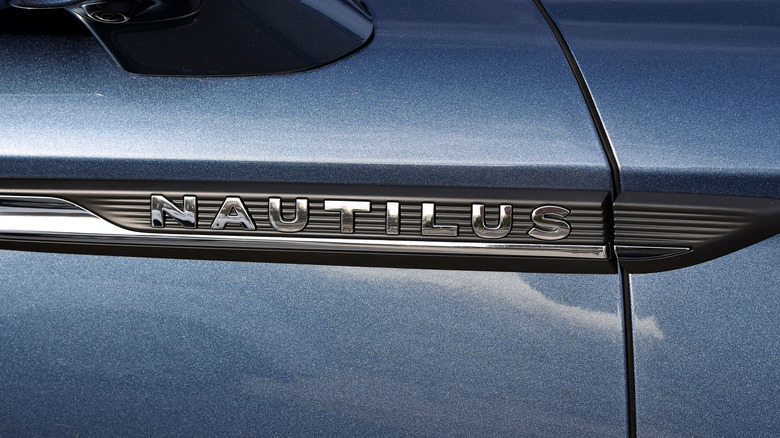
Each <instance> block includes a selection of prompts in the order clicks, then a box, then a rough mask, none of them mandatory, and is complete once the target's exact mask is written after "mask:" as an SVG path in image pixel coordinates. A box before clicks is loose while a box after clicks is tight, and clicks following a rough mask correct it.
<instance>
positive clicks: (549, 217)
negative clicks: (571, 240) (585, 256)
mask: <svg viewBox="0 0 780 438" xmlns="http://www.w3.org/2000/svg"><path fill="white" fill-rule="evenodd" d="M569 213H571V211H570V210H569V209H567V208H563V207H558V206H557V205H543V206H541V207H537V208H535V209H534V211H532V212H531V222H533V223H534V227H533V228H531V230H530V231H528V235H529V236H531V237H534V238H536V239H540V240H560V239H563V238H565V237H566V236H568V235H569V233H571V225H569V223H568V222H566V221H565V220H563V218H565V217H566V216H568V215H569Z"/></svg>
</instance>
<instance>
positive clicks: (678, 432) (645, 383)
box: [631, 236, 780, 437]
mask: <svg viewBox="0 0 780 438" xmlns="http://www.w3.org/2000/svg"><path fill="white" fill-rule="evenodd" d="M779 257H780V237H778V236H775V237H773V238H771V239H768V240H765V241H763V242H761V243H758V244H755V245H753V246H750V247H748V248H746V249H743V250H740V251H737V252H735V253H733V254H729V255H727V256H724V257H721V258H719V259H716V260H712V261H709V262H706V263H702V264H700V265H696V266H691V267H688V268H684V269H679V270H675V271H669V272H659V273H653V274H633V275H631V301H632V303H633V306H634V315H633V318H634V324H635V326H636V324H637V323H639V322H640V321H646V320H648V319H650V320H652V321H654V323H656V324H657V327H658V330H659V333H660V334H662V336H660V337H656V338H650V337H648V336H645V335H643V334H642V333H641V332H640V331H636V330H635V331H634V351H635V369H636V374H635V375H636V397H637V436H641V437H645V436H691V437H693V436H702V437H705V436H726V435H732V436H752V437H760V436H763V437H770V436H777V435H778V434H780V425H779V424H778V422H777V413H778V412H780V383H778V382H780V367H778V362H777V361H778V357H780V325H778V316H777V309H778V308H780V276H778V275H777V260H778V258H779Z"/></svg>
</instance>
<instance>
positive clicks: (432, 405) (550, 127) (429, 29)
mask: <svg viewBox="0 0 780 438" xmlns="http://www.w3.org/2000/svg"><path fill="white" fill-rule="evenodd" d="M3 6H4V4H3V2H2V0H0V23H6V25H5V26H4V29H5V30H3V29H0V80H1V81H2V84H3V92H2V93H0V108H2V110H3V117H2V118H0V156H1V158H0V178H2V180H1V181H0V195H14V196H16V195H36V196H39V195H40V194H41V189H40V187H43V186H46V187H54V188H56V186H57V185H58V184H57V182H58V181H59V182H61V185H62V186H63V187H65V186H67V185H74V184H75V185H79V187H87V189H86V190H88V188H89V187H90V184H94V185H95V187H98V186H100V187H101V190H104V186H105V185H112V184H113V185H115V190H116V191H121V190H123V188H124V187H126V186H130V185H132V184H134V183H137V182H139V181H140V182H141V183H143V184H148V185H154V184H160V187H164V186H165V184H173V183H176V184H193V187H195V184H202V185H208V184H213V185H214V187H217V188H216V189H214V190H219V187H223V186H220V184H234V183H235V184H255V185H256V186H257V187H262V186H263V185H264V184H265V185H270V184H276V185H284V184H290V185H293V184H297V185H300V186H303V187H326V188H327V187H336V185H338V186H344V185H355V186H360V187H366V188H367V189H366V190H369V189H371V190H374V189H375V190H377V191H381V190H382V189H383V188H386V187H393V188H394V190H399V191H403V190H404V188H409V190H410V191H411V190H412V189H413V188H414V189H415V190H417V188H420V187H422V188H423V189H424V190H430V193H437V191H442V192H443V191H444V190H445V189H456V190H457V189H463V190H467V189H468V190H471V189H475V190H476V189H483V190H498V191H500V190H504V189H518V190H537V189H541V190H551V191H561V192H562V191H586V190H588V191H594V192H603V194H604V196H605V197H606V198H607V199H609V203H608V204H609V206H611V205H612V202H613V201H615V205H618V206H619V205H620V204H619V201H620V200H621V199H623V198H620V196H621V194H623V195H625V194H626V193H629V194H630V193H644V192H653V193H656V194H658V193H660V194H663V195H666V194H686V195H696V196H698V195H730V196H737V197H743V198H750V199H760V200H761V202H765V203H766V204H767V205H770V206H771V205H775V206H776V205H777V202H778V201H777V199H778V198H780V190H779V189H778V187H780V153H778V141H780V128H778V126H780V125H778V123H777V122H778V121H777V118H778V114H779V113H780V111H778V110H780V108H779V106H780V103H779V102H780V87H778V86H777V84H776V78H777V77H778V73H780V61H778V59H780V57H778V55H780V53H778V52H780V27H779V26H778V20H777V18H778V17H780V10H778V6H777V5H776V4H775V3H774V2H760V1H749V2H729V1H716V2H681V3H672V2H666V1H660V0H641V1H631V2H625V3H621V2H610V1H585V2H571V1H559V0H544V1H542V2H533V1H509V0H490V1H483V2H479V4H478V5H475V4H474V3H473V2H468V1H461V0H455V1H438V0H437V1H433V2H422V3H421V2H413V1H405V0H397V1H391V0H372V1H370V2H367V7H368V9H369V10H370V12H371V16H372V17H373V24H374V34H373V37H372V39H371V41H370V42H369V43H368V44H367V45H366V46H365V47H363V48H361V49H360V50H358V51H357V52H355V53H352V54H350V55H348V56H346V57H344V58H342V59H339V60H337V61H335V62H333V63H330V64H327V65H325V66H322V67H319V68H315V69H312V70H308V71H304V72H298V73H290V74H282V75H271V76H247V77H203V76H199V77H156V76H141V75H136V74H132V73H128V72H126V71H124V70H122V69H121V68H120V67H118V66H117V65H116V64H115V63H114V62H113V61H112V60H111V58H110V57H109V56H108V55H107V54H106V52H105V51H103V49H102V48H101V47H100V45H99V44H98V43H97V42H96V41H95V40H94V38H93V37H92V36H90V35H89V34H87V33H85V32H83V31H81V30H79V29H80V28H79V27H78V26H80V24H79V23H75V22H74V23H73V25H72V26H71V25H68V24H62V23H63V22H62V21H61V20H67V19H70V18H71V17H69V16H67V15H62V16H60V15H51V16H50V15H49V13H48V12H45V11H21V10H17V9H11V8H3ZM36 14H45V16H46V17H47V18H46V20H54V21H44V22H43V23H39V22H36V17H43V16H44V15H36ZM41 20H43V19H41ZM47 23H60V24H58V25H57V26H54V25H53V24H47ZM52 29H54V30H52ZM578 75H579V76H578ZM91 182H92V183H91ZM101 184H102V185H101ZM159 190H164V189H159ZM323 190H324V189H323ZM545 193H546V192H545ZM51 195H52V196H53V195H54V194H51ZM227 195H229V193H224V196H227ZM697 199H698V198H697ZM706 199H708V200H709V199H716V198H706ZM717 199H725V198H717ZM728 199H735V198H728ZM467 201H469V202H472V201H475V202H476V201H478V200H476V199H467ZM773 203H774V204H773ZM724 208H725V207H724ZM774 208H776V207H774ZM608 210H609V213H608V215H607V217H608V218H611V217H612V216H613V215H612V210H611V208H610V209H608ZM618 213H620V211H618ZM658 214H661V213H658ZM686 214H687V213H686ZM723 215H725V213H723ZM0 216H2V215H0ZM615 217H617V218H618V219H619V218H620V215H619V214H618V215H617V216H615ZM724 217H725V216H724ZM611 220H612V219H604V221H605V225H604V229H605V230H607V231H605V233H606V236H607V237H606V239H607V241H606V242H604V243H606V244H609V245H614V244H615V242H616V241H615V235H614V234H615V233H614V229H613V228H610V227H611V226H612V222H611ZM687 220H689V222H690V221H694V222H695V221H696V220H700V219H696V218H692V219H691V218H689V219H687ZM718 220H720V221H721V222H723V223H732V222H733V221H732V222H729V220H728V219H723V218H721V219H718ZM646 222H647V223H644V222H643V223H642V224H641V225H642V226H647V227H655V228H654V230H663V231H664V232H668V233H672V235H673V234H674V230H673V229H664V228H663V227H665V226H666V227H667V228H671V227H670V226H668V225H664V224H663V223H661V222H654V221H652V220H650V221H646ZM775 223H776V222H775ZM0 226H2V218H1V217H0ZM708 226H710V225H708V224H705V223H702V225H701V227H700V228H696V227H697V225H696V223H694V225H693V227H694V231H692V233H694V234H695V233H700V234H703V235H710V234H713V233H714V232H711V231H710V228H707V227H708ZM763 226H764V227H765V228H766V229H769V230H772V229H774V230H775V231H774V232H773V233H771V234H776V233H777V230H776V225H773V224H772V223H771V222H770V223H769V225H763ZM767 227H768V228H767ZM772 227H775V228H772ZM0 228H1V227H0ZM620 230H623V229H620ZM620 230H619V231H620ZM619 234H620V233H618V236H617V237H618V238H620V235H619ZM686 236H687V235H686ZM762 236H763V235H762ZM762 238H763V237H762ZM680 239H683V237H680ZM746 242H747V240H746ZM778 245H780V241H779V240H778V237H777V236H774V237H769V238H768V239H765V240H762V241H761V242H759V243H756V244H753V245H748V243H745V245H742V247H740V249H739V250H735V251H729V252H730V253H729V254H727V255H725V256H722V257H718V258H715V259H714V260H709V261H705V262H703V263H698V264H695V265H693V266H688V267H681V268H680V269H672V270H665V271H663V272H652V273H630V274H629V273H628V272H627V271H626V270H625V269H623V267H622V265H620V263H618V262H622V261H619V260H616V259H615V254H614V253H613V254H612V255H611V259H610V260H611V262H612V265H613V267H614V272H613V273H609V274H594V273H587V272H584V271H583V272H570V273H550V270H548V269H540V270H539V271H540V272H492V271H490V270H489V266H486V265H485V264H484V263H483V264H478V263H476V262H475V264H474V266H473V267H471V268H470V269H468V270H462V269H452V268H453V267H452V266H440V267H439V268H441V269H414V268H409V267H403V268H402V267H400V266H405V265H403V264H402V262H392V261H391V262H389V263H387V264H386V265H382V266H381V267H377V266H354V265H360V264H361V263H360V262H359V261H358V262H355V261H354V259H350V260H349V262H347V259H346V258H344V259H342V258H340V257H339V256H338V255H334V256H333V257H332V258H328V259H318V263H315V264H309V263H307V264H297V263H274V260H267V259H264V260H265V262H256V261H226V260H209V259H208V258H209V257H208V256H200V255H199V256H197V257H195V258H201V260H192V259H190V258H192V257H188V256H187V254H185V252H184V251H183V252H182V258H176V257H170V256H169V254H170V252H167V253H165V255H166V257H165V258H158V257H154V256H155V254H154V253H149V254H146V255H148V256H150V257H125V256H118V255H96V254H77V253H78V252H84V251H79V250H78V249H71V250H62V249H61V248H60V249H58V250H57V251H55V252H37V251H29V250H24V249H25V248H24V247H18V246H4V248H14V249H4V250H0V282H1V283H0V284H1V286H0V302H1V303H3V305H2V306H0V404H2V406H3V407H4V408H3V409H0V435H1V436H6V435H7V436H49V435H52V436H62V435H79V436H105V435H155V436H156V435H176V436H181V435H185V436H186V435H238V436H244V435H262V436H268V435H271V436H409V435H413V436H418V435H425V436H427V435H432V436H452V435H460V436H493V435H497V436H599V437H601V436H724V435H725V436H728V435H731V436H777V435H778V434H780V428H778V424H777V421H776V420H775V419H776V418H777V416H778V414H780V404H779V402H778V400H780V384H778V383H777V382H778V381H780V367H778V364H777V358H778V357H780V343H778V339H780V329H778V324H777V311H778V309H780V295H779V294H778V292H779V291H780V274H778V271H777V269H775V265H776V264H777V262H778V257H780V254H778V251H780V250H779V249H778V248H780V246H778ZM28 249H29V248H28ZM162 250H163V249H160V251H162ZM86 252H89V251H86ZM280 257H282V256H281V255H280ZM204 258H205V259H204ZM280 260H282V259H281V258H280ZM283 260H284V261H286V262H290V261H291V260H290V259H289V258H284V259H283ZM292 261H295V260H292ZM302 261H303V260H302ZM393 263H397V264H398V266H393ZM466 263H468V259H467V262H466ZM517 263H518V267H517V269H511V270H512V271H528V269H523V267H522V264H523V263H524V262H523V260H522V259H520V260H518V261H517ZM551 263H555V262H554V261H551ZM367 264H368V263H367ZM347 265H349V266H347ZM626 266H628V265H626ZM458 267H462V265H458ZM502 271H508V270H507V269H502ZM633 272H636V271H633Z"/></svg>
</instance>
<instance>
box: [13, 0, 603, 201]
mask: <svg viewBox="0 0 780 438" xmlns="http://www.w3.org/2000/svg"><path fill="white" fill-rule="evenodd" d="M370 7H371V12H372V15H373V16H374V21H375V24H376V27H377V29H378V30H377V32H376V35H375V36H374V38H373V40H372V41H371V43H370V44H369V45H368V46H366V47H365V48H364V49H362V50H360V51H358V52H357V53H355V54H353V55H351V56H348V57H347V58H344V59H342V60H340V61H338V62H335V63H333V64H330V65H327V66H325V67H323V68H319V69H315V70H311V71H307V72H302V73H298V74H290V75H277V76H259V77H245V78H161V77H142V76H138V75H134V74H130V73H127V72H124V71H122V70H121V69H120V68H118V67H117V66H116V65H114V63H113V62H112V61H111V60H110V58H109V57H108V56H106V54H105V53H104V52H103V51H102V49H101V48H100V47H99V45H98V44H97V43H96V42H94V41H93V40H92V39H91V37H88V36H86V35H85V36H84V37H83V38H78V37H74V36H68V37H56V36H55V37H53V36H50V35H47V36H37V37H36V36H30V35H6V36H3V41H2V45H1V46H0V47H2V49H0V50H1V51H0V75H2V77H3V85H4V88H5V91H4V93H3V95H2V96H0V104H1V105H2V107H3V109H4V112H5V114H6V117H4V118H3V119H2V120H1V121H0V130H2V132H3V136H2V137H0V156H2V158H3V159H2V160H0V175H2V176H4V177H35V178H45V177H55V178H97V179H144V180H207V181H208V180H212V181H214V180H217V181H252V182H271V181H272V182H298V183H300V182H313V183H328V182H330V183H339V184H382V185H388V184H390V185H428V186H430V185H434V186H435V185H444V186H471V187H514V188H521V187H522V188H546V189H550V188H553V189H566V188H569V189H606V190H609V189H610V188H611V186H610V182H609V178H610V173H609V172H610V171H609V167H608V164H607V161H606V159H605V157H604V153H603V151H602V149H601V145H600V143H599V141H598V137H597V136H596V133H595V130H594V128H593V123H592V120H591V119H590V116H589V114H588V112H587V108H586V107H585V105H584V103H583V100H582V96H581V94H580V91H579V89H578V88H577V83H576V81H575V80H574V78H573V77H572V76H571V72H570V70H569V67H568V65H567V64H566V60H565V58H564V57H563V55H562V54H561V52H560V49H559V48H558V44H557V42H556V40H555V38H554V37H553V35H552V34H551V33H550V31H549V28H548V27H547V24H546V23H545V21H544V20H543V19H542V18H541V16H540V15H539V13H538V12H537V10H536V8H535V7H534V6H533V4H532V3H530V2H529V3H525V2H513V1H491V2H489V3H483V4H482V5H481V7H480V12H479V13H475V12H474V10H473V8H472V7H471V4H470V2H466V1H458V2H438V3H427V2H426V3H420V2H412V1H380V2H374V4H373V5H370ZM34 12H37V11H32V12H30V13H34ZM65 109H67V110H65ZM32 133H34V135H33V134H32Z"/></svg>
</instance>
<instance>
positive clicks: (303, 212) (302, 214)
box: [268, 198, 309, 233]
mask: <svg viewBox="0 0 780 438" xmlns="http://www.w3.org/2000/svg"><path fill="white" fill-rule="evenodd" d="M268 220H269V221H270V222H271V226H272V227H274V230H276V231H281V232H283V233H295V232H297V231H301V230H302V229H304V228H305V227H306V223H307V222H309V200H308V199H306V198H296V199H295V217H293V219H292V220H285V219H284V217H283V215H282V199H281V198H268Z"/></svg>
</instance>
